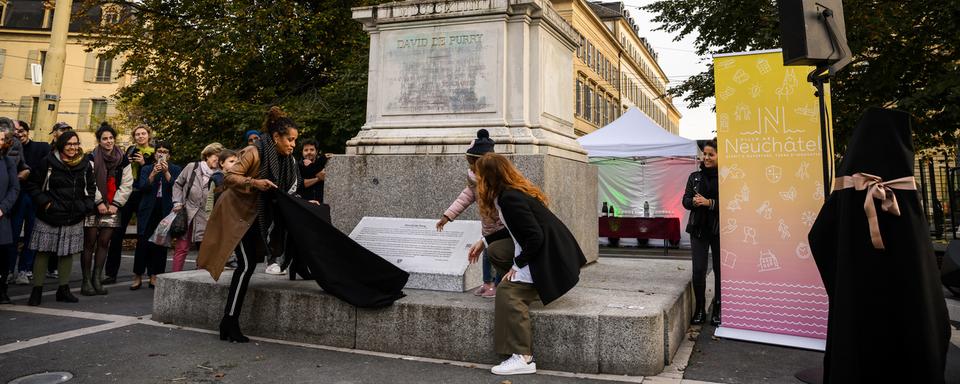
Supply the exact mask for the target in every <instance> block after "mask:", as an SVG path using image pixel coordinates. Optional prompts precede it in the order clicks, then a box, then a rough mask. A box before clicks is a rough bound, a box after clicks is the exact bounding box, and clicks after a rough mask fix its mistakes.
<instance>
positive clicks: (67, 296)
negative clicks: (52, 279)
mask: <svg viewBox="0 0 960 384" xmlns="http://www.w3.org/2000/svg"><path fill="white" fill-rule="evenodd" d="M57 301H63V302H66V303H76V302H79V301H80V300H79V299H77V297H76V296H74V295H73V293H70V286H69V285H61V286H60V287H58V288H57Z"/></svg>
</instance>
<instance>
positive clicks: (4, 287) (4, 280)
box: [0, 273, 13, 304]
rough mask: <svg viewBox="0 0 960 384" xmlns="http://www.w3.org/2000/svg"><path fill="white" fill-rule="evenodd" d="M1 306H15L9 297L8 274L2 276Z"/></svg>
mask: <svg viewBox="0 0 960 384" xmlns="http://www.w3.org/2000/svg"><path fill="white" fill-rule="evenodd" d="M0 304H13V302H12V301H10V296H7V274H6V273H4V274H2V275H0Z"/></svg>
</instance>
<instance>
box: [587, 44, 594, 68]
mask: <svg viewBox="0 0 960 384" xmlns="http://www.w3.org/2000/svg"><path fill="white" fill-rule="evenodd" d="M587 67H590V68H593V44H591V43H590V42H587Z"/></svg>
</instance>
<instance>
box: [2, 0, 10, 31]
mask: <svg viewBox="0 0 960 384" xmlns="http://www.w3.org/2000/svg"><path fill="white" fill-rule="evenodd" d="M7 3H8V2H7V0H0V27H2V26H3V22H4V20H6V19H7Z"/></svg>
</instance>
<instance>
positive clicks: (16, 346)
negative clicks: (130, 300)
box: [0, 319, 137, 355]
mask: <svg viewBox="0 0 960 384" xmlns="http://www.w3.org/2000/svg"><path fill="white" fill-rule="evenodd" d="M136 322H137V321H136V319H134V320H132V321H131V320H125V321H116V322H111V323H106V324H100V325H95V326H92V327H87V328H80V329H76V330H72V331H66V332H60V333H55V334H52V335H47V336H40V337H36V338H33V339H30V340H27V341H21V342H16V343H10V344H6V345H0V355H2V354H4V353H9V352H13V351H18V350H21V349H24V348H31V347H36V346H38V345H43V344H47V343H53V342H57V341H62V340H67V339H72V338H74V337H80V336H86V335H90V334H94V333H98V332H103V331H108V330H111V329H116V328H120V327H126V326H128V325H130V324H134V323H136Z"/></svg>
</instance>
